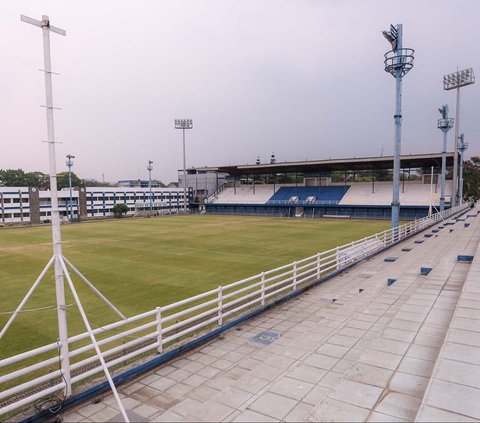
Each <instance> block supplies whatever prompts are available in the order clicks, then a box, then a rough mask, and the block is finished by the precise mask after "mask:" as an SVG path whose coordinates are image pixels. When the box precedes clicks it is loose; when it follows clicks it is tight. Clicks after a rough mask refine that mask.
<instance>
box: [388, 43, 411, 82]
mask: <svg viewBox="0 0 480 423" xmlns="http://www.w3.org/2000/svg"><path fill="white" fill-rule="evenodd" d="M414 53H415V50H413V49H411V48H399V49H396V50H390V51H389V52H387V53H385V61H384V63H385V72H388V73H390V74H391V75H392V76H393V77H394V78H396V77H397V75H398V72H400V77H403V76H404V75H405V74H407V73H408V71H409V70H410V69H412V68H413V59H414V57H413V54H414Z"/></svg>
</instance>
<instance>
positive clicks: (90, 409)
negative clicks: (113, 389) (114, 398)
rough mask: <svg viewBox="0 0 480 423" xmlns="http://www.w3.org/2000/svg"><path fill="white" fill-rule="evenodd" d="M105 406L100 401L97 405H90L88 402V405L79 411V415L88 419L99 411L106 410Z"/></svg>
mask: <svg viewBox="0 0 480 423" xmlns="http://www.w3.org/2000/svg"><path fill="white" fill-rule="evenodd" d="M106 406H107V405H106V404H105V403H104V402H103V401H100V402H98V403H92V402H90V403H89V404H86V405H84V406H83V407H82V408H81V409H80V410H78V411H79V413H80V414H81V415H82V416H84V417H90V416H92V415H93V414H95V413H98V412H99V411H101V410H103V409H104V408H106Z"/></svg>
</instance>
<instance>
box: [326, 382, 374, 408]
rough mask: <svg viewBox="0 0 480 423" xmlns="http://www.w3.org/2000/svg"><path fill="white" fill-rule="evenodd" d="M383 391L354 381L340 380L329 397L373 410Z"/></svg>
mask: <svg viewBox="0 0 480 423" xmlns="http://www.w3.org/2000/svg"><path fill="white" fill-rule="evenodd" d="M382 391H383V390H382V389H381V388H378V387H376V386H372V385H367V384H365V383H360V382H355V381H352V380H340V382H339V383H338V385H337V386H335V388H334V389H333V391H332V392H331V393H330V395H329V397H330V398H332V399H335V400H338V401H343V402H346V403H348V404H352V405H356V406H358V407H363V408H369V409H370V408H372V407H373V406H374V405H375V403H376V402H377V400H378V399H379V398H380V395H381V394H382Z"/></svg>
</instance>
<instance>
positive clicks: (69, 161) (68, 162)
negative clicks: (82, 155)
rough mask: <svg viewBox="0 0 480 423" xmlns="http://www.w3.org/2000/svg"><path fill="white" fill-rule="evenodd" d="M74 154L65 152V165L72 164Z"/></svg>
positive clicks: (69, 165)
mask: <svg viewBox="0 0 480 423" xmlns="http://www.w3.org/2000/svg"><path fill="white" fill-rule="evenodd" d="M74 158H75V156H73V155H71V154H67V161H66V165H67V167H71V166H73V160H72V159H74Z"/></svg>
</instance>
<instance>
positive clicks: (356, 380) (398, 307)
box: [308, 222, 478, 421]
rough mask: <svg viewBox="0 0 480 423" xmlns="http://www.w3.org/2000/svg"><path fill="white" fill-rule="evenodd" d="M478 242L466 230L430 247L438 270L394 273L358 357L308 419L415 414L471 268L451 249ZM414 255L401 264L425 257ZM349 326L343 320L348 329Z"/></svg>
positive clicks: (382, 418)
mask: <svg viewBox="0 0 480 423" xmlns="http://www.w3.org/2000/svg"><path fill="white" fill-rule="evenodd" d="M477 225H478V222H477ZM477 244H478V237H477V236H472V235H470V234H465V236H463V237H461V239H458V241H456V242H455V243H454V244H453V245H452V244H445V243H440V242H439V243H437V245H436V246H433V248H432V247H429V260H430V261H431V265H432V266H433V269H434V270H435V273H436V274H434V272H433V271H432V273H431V274H430V275H429V276H428V277H425V276H420V277H417V278H415V276H409V273H414V274H415V273H416V274H417V275H418V267H417V266H413V267H414V270H413V272H410V271H408V270H407V272H404V273H402V274H401V275H399V276H398V280H397V281H396V282H395V284H394V285H392V287H391V288H392V289H390V290H389V291H388V292H389V293H388V294H382V295H380V296H378V297H377V298H376V299H375V301H374V303H376V304H377V306H379V305H380V304H385V306H389V308H388V309H385V310H387V311H385V312H384V313H383V315H382V317H380V318H379V319H378V320H377V321H376V323H375V324H374V325H373V326H372V327H371V328H370V330H369V332H368V333H366V334H365V335H364V336H363V337H362V340H361V341H359V342H358V343H357V344H356V345H355V348H356V350H357V351H356V356H358V358H357V359H356V360H353V362H351V363H350V365H348V364H347V362H345V363H344V365H343V366H344V367H345V369H346V370H345V371H344V373H343V374H342V375H341V376H340V377H339V378H338V380H337V381H336V383H335V384H334V385H333V386H332V387H331V388H330V392H329V393H328V394H327V395H326V396H325V398H324V399H323V400H322V401H321V402H320V403H319V404H317V406H316V407H315V408H314V410H313V411H312V412H311V414H310V415H309V417H308V419H309V420H311V421H331V420H332V421H339V420H340V421H342V420H353V421H365V420H369V421H389V420H397V421H402V420H406V421H411V420H413V419H414V418H415V415H416V413H417V410H418V407H419V405H420V401H419V398H421V397H422V396H423V393H424V391H425V389H426V386H427V383H428V381H429V377H430V375H431V372H432V369H433V365H434V361H435V360H436V357H437V354H438V350H439V348H440V346H441V344H442V342H443V338H444V336H445V333H446V331H447V328H448V325H449V323H450V320H451V316H452V314H453V309H454V308H455V305H456V302H457V299H458V296H459V294H460V287H461V284H462V281H464V280H465V278H466V273H467V269H468V267H469V266H465V264H464V263H456V256H455V251H459V250H461V251H472V250H475V249H476V246H477ZM422 247H423V245H422ZM417 248H418V249H419V248H420V247H417ZM457 249H458V250H457ZM419 255H420V256H422V254H419ZM412 258H413V260H412V259H411V260H408V262H407V261H405V263H404V267H405V266H409V265H412V264H413V263H415V261H419V260H425V259H423V258H420V259H417V258H416V257H412ZM415 269H416V270H415ZM398 270H401V269H397V271H398ZM413 278H415V279H413ZM395 285H396V286H395ZM363 312H364V313H365V316H363V317H364V318H365V317H367V316H368V315H370V314H371V310H369V309H365V310H364V311H363ZM374 314H375V313H374ZM377 314H378V313H377ZM358 317H360V315H358V316H357V318H358ZM350 325H351V323H347V327H348V326H350ZM374 329H376V330H374ZM362 349H363V351H362ZM351 357H352V356H351V355H350V358H351ZM355 358H356V357H355ZM345 404H347V406H346V405H345Z"/></svg>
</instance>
